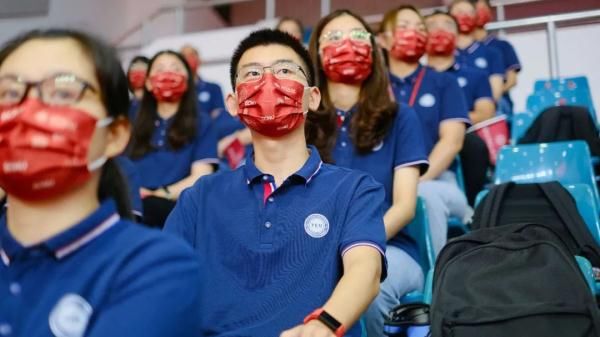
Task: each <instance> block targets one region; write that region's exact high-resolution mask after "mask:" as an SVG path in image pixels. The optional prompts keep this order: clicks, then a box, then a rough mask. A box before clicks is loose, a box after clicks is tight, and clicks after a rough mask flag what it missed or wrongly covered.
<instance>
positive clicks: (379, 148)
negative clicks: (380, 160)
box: [373, 141, 383, 152]
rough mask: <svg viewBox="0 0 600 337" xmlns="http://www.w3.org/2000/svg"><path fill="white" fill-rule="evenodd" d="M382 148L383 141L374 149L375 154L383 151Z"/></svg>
mask: <svg viewBox="0 0 600 337" xmlns="http://www.w3.org/2000/svg"><path fill="white" fill-rule="evenodd" d="M382 147H383V141H381V142H380V143H379V144H377V145H375V146H374V147H373V152H377V151H379V150H381V148H382Z"/></svg>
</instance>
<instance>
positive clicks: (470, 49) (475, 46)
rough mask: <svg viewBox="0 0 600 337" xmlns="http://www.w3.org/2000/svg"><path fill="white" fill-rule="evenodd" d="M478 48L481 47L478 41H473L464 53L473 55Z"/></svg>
mask: <svg viewBox="0 0 600 337" xmlns="http://www.w3.org/2000/svg"><path fill="white" fill-rule="evenodd" d="M480 46H481V43H479V41H475V42H473V43H472V44H471V45H470V46H468V47H467V48H466V51H467V53H469V54H473V53H474V52H475V51H476V50H477V49H478V48H479V47H480Z"/></svg>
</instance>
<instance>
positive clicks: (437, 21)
mask: <svg viewBox="0 0 600 337" xmlns="http://www.w3.org/2000/svg"><path fill="white" fill-rule="evenodd" d="M425 23H426V24H428V25H448V24H450V25H452V26H454V25H455V22H454V20H453V19H452V18H451V17H449V16H447V15H441V14H438V15H433V16H430V17H428V18H426V19H425Z"/></svg>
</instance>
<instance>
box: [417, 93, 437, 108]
mask: <svg viewBox="0 0 600 337" xmlns="http://www.w3.org/2000/svg"><path fill="white" fill-rule="evenodd" d="M419 105H420V106H422V107H424V108H431V107H432V106H434V105H435V96H433V95H432V94H424V95H423V96H421V98H419Z"/></svg>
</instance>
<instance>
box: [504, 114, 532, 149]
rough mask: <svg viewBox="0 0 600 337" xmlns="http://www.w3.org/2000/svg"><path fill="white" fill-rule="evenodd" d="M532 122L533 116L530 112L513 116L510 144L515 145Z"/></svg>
mask: <svg viewBox="0 0 600 337" xmlns="http://www.w3.org/2000/svg"><path fill="white" fill-rule="evenodd" d="M534 121H535V116H534V115H533V114H532V113H530V112H524V113H517V114H514V115H513V119H512V124H511V131H510V137H511V140H510V143H511V144H512V145H516V144H517V141H518V140H519V138H521V137H523V136H524V135H525V133H526V132H527V129H529V127H530V126H531V124H533V122H534Z"/></svg>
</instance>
